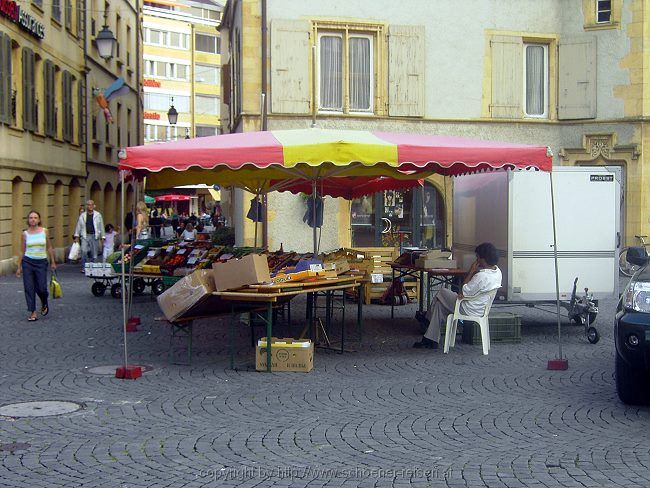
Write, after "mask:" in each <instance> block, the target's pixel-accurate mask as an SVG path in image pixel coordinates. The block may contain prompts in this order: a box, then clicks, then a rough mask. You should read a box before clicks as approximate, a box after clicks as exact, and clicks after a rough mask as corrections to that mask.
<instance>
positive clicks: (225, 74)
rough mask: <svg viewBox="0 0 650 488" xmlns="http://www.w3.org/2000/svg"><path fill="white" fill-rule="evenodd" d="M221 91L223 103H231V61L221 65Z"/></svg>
mask: <svg viewBox="0 0 650 488" xmlns="http://www.w3.org/2000/svg"><path fill="white" fill-rule="evenodd" d="M221 92H222V93H223V103H224V104H225V105H230V63H227V64H224V65H223V66H222V67H221Z"/></svg>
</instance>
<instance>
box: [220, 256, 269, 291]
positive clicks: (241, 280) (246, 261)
mask: <svg viewBox="0 0 650 488" xmlns="http://www.w3.org/2000/svg"><path fill="white" fill-rule="evenodd" d="M212 273H213V276H214V285H215V289H216V290H217V291H224V290H234V289H236V288H241V287H242V286H246V285H255V284H257V283H268V282H269V281H271V275H270V273H269V263H268V261H267V259H266V256H264V255H263V254H249V255H248V256H244V257H243V258H241V259H231V260H230V261H226V262H225V263H214V264H213V265H212Z"/></svg>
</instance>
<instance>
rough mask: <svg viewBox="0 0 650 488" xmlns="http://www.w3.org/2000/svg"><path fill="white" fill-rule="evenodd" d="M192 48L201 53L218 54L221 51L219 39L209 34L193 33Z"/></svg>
mask: <svg viewBox="0 0 650 488" xmlns="http://www.w3.org/2000/svg"><path fill="white" fill-rule="evenodd" d="M194 48H195V49H196V50H197V51H200V52H202V53H211V54H219V53H220V51H221V39H220V38H219V37H217V36H212V35H210V34H201V33H199V32H196V33H195V34H194Z"/></svg>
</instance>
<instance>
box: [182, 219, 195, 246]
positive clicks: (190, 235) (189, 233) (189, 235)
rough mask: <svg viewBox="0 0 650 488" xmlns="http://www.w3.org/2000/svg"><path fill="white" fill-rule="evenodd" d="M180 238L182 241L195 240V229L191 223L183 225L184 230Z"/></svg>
mask: <svg viewBox="0 0 650 488" xmlns="http://www.w3.org/2000/svg"><path fill="white" fill-rule="evenodd" d="M181 239H182V240H184V241H195V240H196V229H195V228H194V226H193V225H192V223H191V222H190V223H188V224H187V226H186V227H185V230H184V231H183V233H182V234H181Z"/></svg>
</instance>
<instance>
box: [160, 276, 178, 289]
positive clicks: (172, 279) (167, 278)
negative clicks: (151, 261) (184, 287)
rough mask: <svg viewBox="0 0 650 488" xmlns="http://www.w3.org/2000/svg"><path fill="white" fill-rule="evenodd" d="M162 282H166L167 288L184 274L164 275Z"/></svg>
mask: <svg viewBox="0 0 650 488" xmlns="http://www.w3.org/2000/svg"><path fill="white" fill-rule="evenodd" d="M161 278H162V282H163V283H164V284H165V287H166V288H169V287H170V286H173V285H174V284H175V283H176V282H177V281H178V280H180V279H181V278H182V276H162V277H161Z"/></svg>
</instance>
